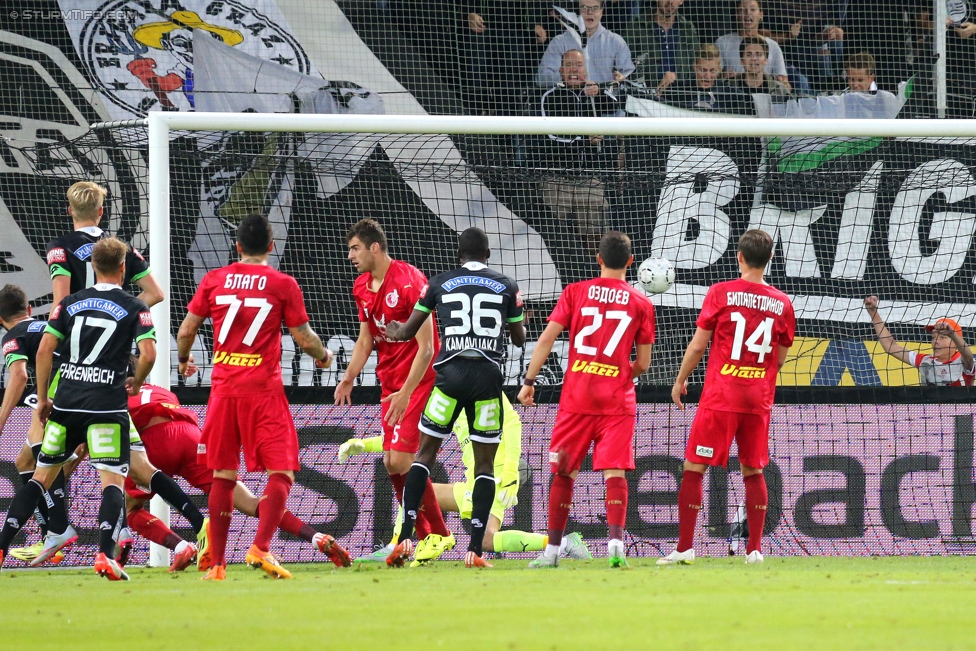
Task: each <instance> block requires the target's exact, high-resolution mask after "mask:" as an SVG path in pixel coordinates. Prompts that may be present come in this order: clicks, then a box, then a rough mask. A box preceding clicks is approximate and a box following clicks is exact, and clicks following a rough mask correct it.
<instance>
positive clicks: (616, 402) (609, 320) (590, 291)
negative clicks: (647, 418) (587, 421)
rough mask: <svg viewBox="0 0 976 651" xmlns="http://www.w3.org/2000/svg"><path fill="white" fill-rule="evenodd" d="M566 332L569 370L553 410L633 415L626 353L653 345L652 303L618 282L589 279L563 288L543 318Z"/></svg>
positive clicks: (634, 408)
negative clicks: (547, 318)
mask: <svg viewBox="0 0 976 651" xmlns="http://www.w3.org/2000/svg"><path fill="white" fill-rule="evenodd" d="M549 321H554V322H556V323H558V324H559V325H561V326H563V327H564V328H566V329H567V330H569V366H568V368H567V369H566V376H565V377H564V378H563V390H562V395H561V396H560V398H559V409H560V410H561V411H568V412H572V413H576V414H597V415H636V414H637V395H636V392H635V390H634V380H633V378H632V377H631V373H632V372H631V361H630V355H631V352H632V351H633V349H634V346H635V345H638V346H639V345H644V344H653V343H654V305H653V304H652V303H651V301H650V300H649V299H648V298H647V296H645V295H644V293H643V292H641V291H638V290H636V289H634V288H633V287H631V286H630V285H628V284H627V283H626V282H624V281H623V280H616V279H613V278H595V279H593V280H584V281H583V282H579V283H573V284H572V285H569V286H567V287H566V289H564V290H563V293H562V294H561V295H560V296H559V300H558V301H557V302H556V307H555V308H553V310H552V314H550V315H549Z"/></svg>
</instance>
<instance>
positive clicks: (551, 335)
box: [518, 231, 654, 569]
mask: <svg viewBox="0 0 976 651" xmlns="http://www.w3.org/2000/svg"><path fill="white" fill-rule="evenodd" d="M597 262H598V263H599V264H600V277H599V278H595V279H593V280H585V281H582V282H578V283H573V284H572V285H569V286H567V287H566V289H564V290H563V293H562V295H561V296H560V297H559V301H558V302H557V303H556V307H555V308H554V309H553V311H552V314H550V315H549V325H547V326H546V329H545V330H544V331H543V333H542V335H541V336H540V337H539V341H538V343H537V344H536V347H535V351H534V352H533V353H532V360H531V361H530V362H529V367H528V369H526V371H525V380H524V382H523V385H524V386H523V387H522V389H521V391H519V395H518V398H519V401H520V402H521V403H522V404H523V405H527V406H532V405H534V404H535V400H534V395H535V389H534V387H533V384H534V383H535V378H536V376H537V375H538V374H539V370H540V369H541V368H542V365H543V364H544V363H545V361H546V358H548V357H549V352H550V351H551V350H552V346H553V344H554V343H555V342H556V339H557V338H558V337H559V334H560V333H561V332H562V331H563V330H567V329H568V330H569V339H570V342H571V343H572V346H571V348H570V352H569V368H568V369H567V373H566V377H565V379H564V381H563V389H562V395H561V396H560V398H559V411H558V413H557V415H556V424H555V426H554V428H553V431H552V440H551V442H550V444H549V462H550V465H551V467H552V485H551V487H550V490H549V543H548V545H546V549H545V550H544V551H543V552H542V554H541V555H540V556H539V558H537V559H536V560H534V561H532V562H531V563H529V567H530V568H534V569H536V568H548V567H556V566H557V565H558V564H559V543H560V542H561V541H562V537H563V532H564V531H565V529H566V523H567V522H568V521H569V509H570V506H571V505H572V501H573V482H574V480H575V479H576V475H577V474H578V473H579V469H580V466H581V465H582V463H583V459H584V458H586V454H587V452H588V451H589V449H590V445H591V444H593V446H594V449H593V470H597V471H599V470H602V471H603V476H604V478H605V479H606V485H607V497H606V505H607V524H608V525H609V528H610V532H609V533H610V536H609V542H608V543H607V552H608V554H607V556H608V557H609V559H610V567H626V566H627V560H626V553H625V551H624V543H623V535H624V525H625V523H626V519H627V480H626V478H625V476H624V474H625V472H626V471H627V470H633V469H634V424H635V422H636V419H637V395H636V392H635V390H634V380H635V379H636V378H637V377H638V376H640V375H641V374H642V373H644V372H645V371H646V370H647V369H648V368H649V367H650V365H651V345H652V344H653V343H654V305H652V304H651V301H649V300H648V299H647V297H646V296H645V295H644V293H643V292H642V291H639V290H636V289H634V288H633V287H631V286H630V285H629V284H628V283H627V281H626V278H627V268H628V267H630V265H631V264H632V263H633V262H634V256H633V255H631V246H630V238H629V237H627V236H626V235H625V234H623V233H621V232H619V231H609V232H607V233H606V234H605V235H604V236H603V238H602V239H601V240H600V252H599V253H598V254H597ZM635 347H636V349H637V358H636V360H635V361H633V362H631V359H630V355H631V351H632V350H633V349H634V348H635Z"/></svg>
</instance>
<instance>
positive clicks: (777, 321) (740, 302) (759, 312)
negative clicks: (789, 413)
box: [696, 279, 796, 414]
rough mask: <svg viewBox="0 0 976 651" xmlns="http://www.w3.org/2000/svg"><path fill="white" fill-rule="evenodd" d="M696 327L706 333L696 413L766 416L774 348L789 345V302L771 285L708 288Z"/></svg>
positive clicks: (792, 320) (792, 324)
mask: <svg viewBox="0 0 976 651" xmlns="http://www.w3.org/2000/svg"><path fill="white" fill-rule="evenodd" d="M696 324H697V326H698V327H699V328H701V329H702V330H711V331H712V346H711V350H710V351H709V353H708V368H707V369H706V371H705V387H704V388H703V389H702V395H701V400H700V401H699V403H698V406H699V407H705V408H708V409H713V410H716V411H731V412H738V413H746V414H764V413H768V412H769V410H770V409H772V407H773V400H774V398H775V397H776V374H777V373H778V372H779V347H780V346H786V347H787V348H789V347H790V346H792V345H793V337H794V336H795V334H796V317H795V316H794V314H793V304H792V303H790V299H789V297H788V296H787V295H786V294H784V293H783V292H781V291H779V290H778V289H776V288H775V287H773V286H772V285H766V284H760V283H754V282H750V281H748V280H742V279H739V280H730V281H728V282H724V283H717V284H715V285H712V286H711V287H710V288H709V290H708V293H707V294H706V295H705V300H704V302H703V303H702V309H701V313H700V314H699V315H698V321H697V322H696Z"/></svg>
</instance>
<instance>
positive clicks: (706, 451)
mask: <svg viewBox="0 0 976 651" xmlns="http://www.w3.org/2000/svg"><path fill="white" fill-rule="evenodd" d="M695 454H697V455H698V456H700V457H708V458H709V459H711V458H712V457H714V456H715V448H706V447H705V446H704V445H699V446H698V447H696V448H695Z"/></svg>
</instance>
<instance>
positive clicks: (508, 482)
mask: <svg viewBox="0 0 976 651" xmlns="http://www.w3.org/2000/svg"><path fill="white" fill-rule="evenodd" d="M518 489H519V476H518V472H503V473H502V480H501V483H500V484H499V486H498V503H499V504H501V505H502V506H503V507H504V508H506V509H510V508H512V507H513V506H515V505H516V504H518Z"/></svg>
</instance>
